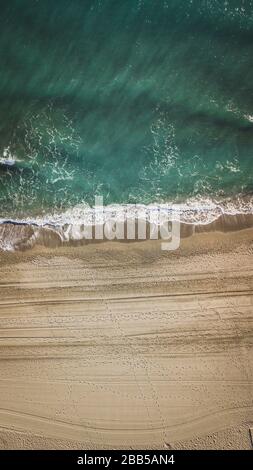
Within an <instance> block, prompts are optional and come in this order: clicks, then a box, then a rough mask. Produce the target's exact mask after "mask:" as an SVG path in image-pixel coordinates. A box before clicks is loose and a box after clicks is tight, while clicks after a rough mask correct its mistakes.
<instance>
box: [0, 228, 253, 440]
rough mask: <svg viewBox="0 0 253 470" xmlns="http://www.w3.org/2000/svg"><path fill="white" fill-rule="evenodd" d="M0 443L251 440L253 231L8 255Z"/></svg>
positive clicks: (0, 283) (0, 284)
mask: <svg viewBox="0 0 253 470" xmlns="http://www.w3.org/2000/svg"><path fill="white" fill-rule="evenodd" d="M0 361H1V367H0V398H1V401H0V448H1V449H10V448H11V449H14V448H19V449H31V448H44V449H45V448H82V449H94V448H95V449H115V448H121V449H124V448H132V449H134V448H136V449H141V448H143V449H149V448H155V449H169V448H172V449H177V448H187V449H190V448H211V449H216V448H225V449H229V448H239V449H244V448H245V449H250V448H252V441H251V434H250V429H251V430H252V428H253V231H252V229H248V230H242V231H239V232H230V233H218V232H215V233H203V234H195V235H194V236H191V237H189V238H186V239H184V240H183V241H182V244H181V247H180V249H179V250H178V251H176V252H162V251H161V250H160V243H159V242H158V241H153V242H148V241H147V242H138V243H137V242H134V243H116V242H113V243H109V242H107V243H101V244H99V245H95V244H94V245H89V246H82V247H65V248H64V247H62V248H56V249H47V248H39V247H35V248H34V249H33V250H30V251H27V252H23V253H13V254H8V253H3V254H1V257H0Z"/></svg>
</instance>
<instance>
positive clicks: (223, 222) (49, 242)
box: [0, 213, 253, 253]
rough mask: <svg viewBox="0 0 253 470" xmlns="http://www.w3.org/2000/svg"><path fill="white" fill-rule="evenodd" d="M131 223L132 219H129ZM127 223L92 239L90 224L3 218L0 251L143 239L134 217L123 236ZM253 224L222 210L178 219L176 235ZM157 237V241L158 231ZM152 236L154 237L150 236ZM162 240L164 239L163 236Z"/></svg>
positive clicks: (231, 229)
mask: <svg viewBox="0 0 253 470" xmlns="http://www.w3.org/2000/svg"><path fill="white" fill-rule="evenodd" d="M131 223H133V221H132V220H131ZM127 224H128V221H125V222H124V238H123V239H116V238H115V239H114V240H107V239H106V237H105V235H104V232H103V238H102V239H100V240H96V239H95V229H94V226H92V227H90V226H89V228H87V227H88V226H85V225H84V224H78V225H73V224H64V225H63V226H52V225H50V224H46V225H44V226H40V225H39V224H33V223H22V222H13V221H11V220H10V221H5V222H4V223H0V253H1V252H4V251H24V250H29V249H32V248H34V247H36V246H44V247H47V248H56V247H60V246H68V245H69V246H73V247H74V246H80V245H88V244H97V243H98V244H100V243H104V242H106V243H108V242H114V243H115V242H116V243H134V242H138V243H140V242H143V239H138V223H137V221H134V231H135V238H133V239H130V240H129V239H127ZM150 227H151V224H150V223H149V222H146V240H145V241H151V236H150V231H151V228H150ZM252 227H253V214H241V213H240V214H236V215H234V214H233V215H231V214H222V215H220V216H219V217H218V218H217V219H215V220H213V221H211V222H210V223H205V224H202V223H198V224H195V223H185V222H180V238H181V239H183V238H188V237H191V236H192V235H194V234H197V233H209V232H220V233H227V232H236V231H241V230H245V229H248V228H252ZM90 230H91V233H92V239H88V238H87V232H89V233H90ZM157 239H158V240H160V241H161V237H160V233H159V231H158V237H157ZM153 240H154V238H153ZM164 241H166V240H164Z"/></svg>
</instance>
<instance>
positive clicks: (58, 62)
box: [0, 0, 253, 219]
mask: <svg viewBox="0 0 253 470" xmlns="http://www.w3.org/2000/svg"><path fill="white" fill-rule="evenodd" d="M252 149H253V2H252V1H251V0H245V1H243V0H236V1H233V0H229V1H223V0H188V1H186V0H167V1H166V0H92V1H90V0H71V1H70V0H55V1H52V0H50V1H49V0H37V1H36V0H9V1H3V2H1V16H0V218H12V219H15V218H17V219H18V218H26V217H32V216H35V215H42V214H47V213H53V212H58V213H59V212H61V211H64V210H66V209H71V208H73V207H75V206H76V205H77V204H78V205H80V204H85V203H88V204H91V205H92V204H94V196H95V195H101V196H103V197H104V202H105V204H114V203H120V204H122V203H123V204H125V203H130V204H135V203H142V204H150V203H161V202H167V201H168V202H177V203H179V202H180V203H182V202H185V201H189V200H192V201H195V200H198V201H206V200H207V198H208V201H210V200H215V201H220V200H223V199H227V198H231V199H232V200H234V199H235V198H238V196H239V197H240V198H241V199H242V200H243V198H244V197H246V198H248V200H249V198H250V197H251V194H252V192H253V178H252V177H253V165H252V163H253V160H252ZM14 160H15V161H14Z"/></svg>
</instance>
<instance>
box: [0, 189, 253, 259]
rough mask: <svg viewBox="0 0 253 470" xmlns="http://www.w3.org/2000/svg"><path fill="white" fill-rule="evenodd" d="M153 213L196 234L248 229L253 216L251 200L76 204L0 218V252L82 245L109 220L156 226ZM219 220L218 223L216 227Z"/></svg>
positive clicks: (156, 222)
mask: <svg viewBox="0 0 253 470" xmlns="http://www.w3.org/2000/svg"><path fill="white" fill-rule="evenodd" d="M154 213H156V214H162V215H163V216H166V218H167V219H168V220H174V219H176V220H180V222H181V224H182V225H181V226H184V227H185V226H191V227H195V230H196V231H199V230H208V227H210V226H212V227H214V228H213V229H217V230H220V229H222V230H223V231H224V230H225V225H226V224H227V225H228V226H229V227H230V228H231V229H234V228H235V227H236V223H237V222H236V220H237V221H238V224H242V225H243V226H245V227H248V226H250V224H251V221H253V217H252V218H250V219H249V218H247V216H249V215H252V216H253V196H249V197H247V198H246V197H245V196H244V197H240V196H238V197H237V198H226V199H223V200H214V199H205V200H203V199H201V198H196V199H189V200H187V201H186V202H184V203H181V204H172V203H166V204H165V203H160V204H149V205H144V204H113V205H108V206H102V205H101V206H98V205H97V206H96V207H90V206H88V205H87V204H79V205H77V206H75V207H73V208H71V209H68V210H65V211H63V212H60V213H52V214H47V215H44V216H41V217H39V216H37V217H28V218H23V219H22V218H20V219H15V220H13V219H7V218H1V219H0V250H1V251H11V250H16V249H24V248H29V247H32V246H34V245H36V244H40V245H45V246H59V245H62V244H64V243H69V242H82V241H83V242H85V241H87V240H89V239H91V238H92V237H91V233H92V227H94V226H95V225H96V226H99V225H101V226H102V225H104V224H106V223H107V222H110V221H112V220H113V221H121V222H123V223H128V222H129V221H135V222H136V221H137V220H140V219H141V220H146V221H147V224H152V225H153V224H159V220H160V219H159V218H158V219H157V218H156V217H154ZM232 218H234V221H233V222H231V219H232ZM221 220H222V223H219V224H216V222H217V221H221ZM215 224H216V225H215ZM184 231H185V230H184ZM185 232H187V230H186V231H185ZM187 233H188V232H187Z"/></svg>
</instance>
